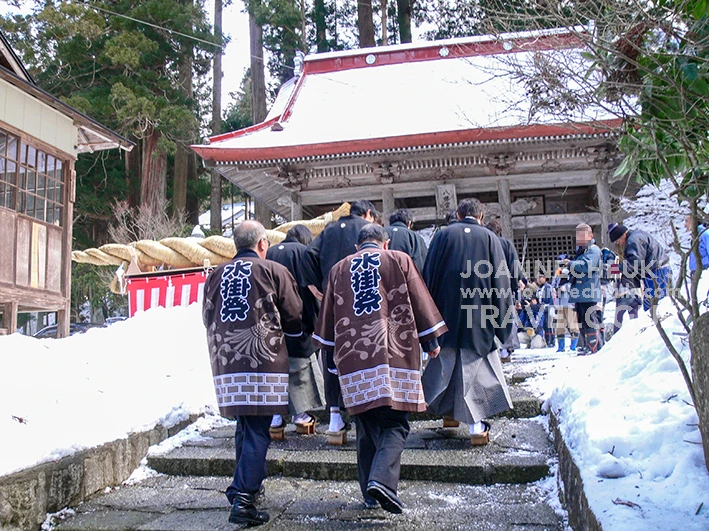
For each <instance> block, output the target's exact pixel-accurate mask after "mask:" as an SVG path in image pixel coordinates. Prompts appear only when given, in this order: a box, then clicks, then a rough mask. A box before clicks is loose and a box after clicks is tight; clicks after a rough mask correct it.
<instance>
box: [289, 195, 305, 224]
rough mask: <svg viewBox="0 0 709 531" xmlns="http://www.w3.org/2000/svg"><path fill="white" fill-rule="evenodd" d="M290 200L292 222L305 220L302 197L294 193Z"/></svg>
mask: <svg viewBox="0 0 709 531" xmlns="http://www.w3.org/2000/svg"><path fill="white" fill-rule="evenodd" d="M290 200H291V203H290V220H291V221H298V220H300V219H303V204H302V202H301V199H300V195H298V194H297V193H295V192H293V193H292V194H291V195H290Z"/></svg>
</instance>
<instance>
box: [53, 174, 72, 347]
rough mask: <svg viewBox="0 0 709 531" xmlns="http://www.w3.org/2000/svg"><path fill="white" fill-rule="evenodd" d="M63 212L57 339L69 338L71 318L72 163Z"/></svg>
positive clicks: (67, 179)
mask: <svg viewBox="0 0 709 531" xmlns="http://www.w3.org/2000/svg"><path fill="white" fill-rule="evenodd" d="M63 177H64V182H65V183H66V186H65V187H64V211H63V218H62V226H63V229H64V230H63V235H62V261H63V263H64V268H63V269H62V273H61V274H62V282H61V286H62V287H61V290H62V291H61V292H62V296H63V297H64V300H65V301H66V302H65V303H64V309H63V310H60V311H58V312H57V337H69V321H70V317H71V311H70V309H71V268H72V262H71V246H72V234H73V225H72V223H73V220H74V201H75V200H76V171H75V170H74V163H73V162H71V163H70V165H69V167H68V168H65V169H64V176H63Z"/></svg>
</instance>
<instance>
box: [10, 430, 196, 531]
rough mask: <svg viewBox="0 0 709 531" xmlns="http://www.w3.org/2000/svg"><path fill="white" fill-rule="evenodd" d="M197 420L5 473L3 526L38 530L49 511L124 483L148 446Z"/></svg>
mask: <svg viewBox="0 0 709 531" xmlns="http://www.w3.org/2000/svg"><path fill="white" fill-rule="evenodd" d="M195 420H196V417H195V418H190V419H189V420H187V421H184V422H181V423H179V424H177V425H175V426H173V427H171V428H169V429H168V428H165V427H164V426H156V427H155V428H153V429H151V430H148V431H144V432H140V433H133V434H131V435H129V436H128V437H126V438H125V439H118V440H116V441H113V442H110V443H106V444H104V445H102V446H99V447H97V448H91V449H88V450H83V451H81V452H77V453H75V454H73V455H70V456H67V457H64V458H62V459H59V460H58V461H52V462H48V463H42V464H40V465H37V466H35V467H32V468H29V469H26V470H22V471H20V472H16V473H14V474H11V475H8V476H3V477H0V531H37V530H38V529H39V528H40V526H41V525H42V523H43V522H44V520H45V518H46V516H47V513H54V512H57V511H59V510H61V509H63V508H65V507H75V506H76V505H78V504H79V503H81V502H82V501H84V500H85V499H86V498H87V497H88V496H91V495H92V494H94V493H96V492H98V491H100V490H103V489H105V488H106V487H109V486H113V485H120V484H121V483H123V482H124V481H125V480H126V479H128V477H129V476H130V475H131V474H132V473H133V471H134V470H135V469H136V468H137V467H138V465H139V464H140V461H141V460H142V459H143V458H144V457H145V456H146V455H147V454H148V448H149V447H150V446H152V445H154V444H158V443H159V442H161V441H163V440H165V439H166V438H168V437H171V436H172V435H174V434H175V433H177V432H178V431H180V430H182V429H183V428H185V427H186V426H187V425H189V424H191V423H192V422H194V421H195Z"/></svg>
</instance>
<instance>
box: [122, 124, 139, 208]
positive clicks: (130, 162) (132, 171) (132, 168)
mask: <svg viewBox="0 0 709 531" xmlns="http://www.w3.org/2000/svg"><path fill="white" fill-rule="evenodd" d="M131 140H133V142H135V144H136V147H135V148H133V149H131V150H130V151H128V152H126V155H125V157H126V178H127V179H128V204H129V205H130V206H131V207H137V206H138V205H140V188H141V186H140V175H141V163H140V159H141V155H142V154H143V153H142V151H143V150H142V142H141V140H139V139H138V138H135V137H133V138H132V139H131Z"/></svg>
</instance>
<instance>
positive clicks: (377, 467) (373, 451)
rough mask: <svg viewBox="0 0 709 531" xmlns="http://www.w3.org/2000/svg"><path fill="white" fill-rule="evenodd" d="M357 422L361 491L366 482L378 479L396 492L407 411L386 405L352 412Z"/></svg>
mask: <svg viewBox="0 0 709 531" xmlns="http://www.w3.org/2000/svg"><path fill="white" fill-rule="evenodd" d="M354 419H355V423H356V425H357V470H358V472H359V486H360V488H361V489H362V495H363V496H364V497H365V498H366V497H368V496H367V483H368V482H370V481H378V482H379V483H381V484H382V485H384V486H386V487H388V488H390V489H391V490H393V491H394V492H397V487H398V485H399V473H400V471H401V452H402V451H403V450H404V444H405V443H406V437H408V435H409V414H408V412H406V411H395V410H393V409H392V408H390V407H389V406H385V407H377V408H374V409H370V410H369V411H365V412H364V413H360V414H359V415H355V417H354Z"/></svg>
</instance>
